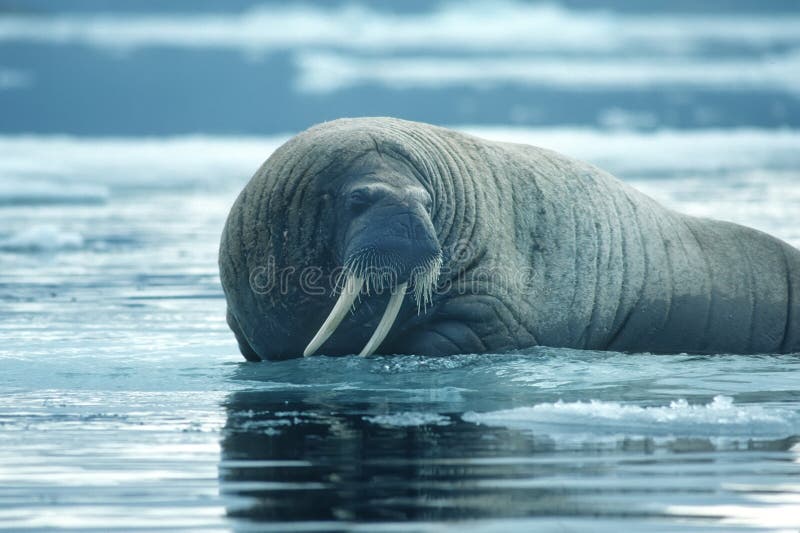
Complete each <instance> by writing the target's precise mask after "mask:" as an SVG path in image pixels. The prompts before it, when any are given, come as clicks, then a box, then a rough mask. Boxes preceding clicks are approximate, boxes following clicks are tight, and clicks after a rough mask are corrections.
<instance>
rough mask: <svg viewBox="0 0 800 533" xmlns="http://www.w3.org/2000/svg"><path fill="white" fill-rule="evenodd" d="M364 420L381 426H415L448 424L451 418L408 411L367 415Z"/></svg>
mask: <svg viewBox="0 0 800 533" xmlns="http://www.w3.org/2000/svg"><path fill="white" fill-rule="evenodd" d="M364 420H366V421H367V422H371V423H373V424H378V425H379V426H389V427H415V426H446V425H448V424H450V419H449V418H447V417H446V416H442V415H439V414H437V413H420V412H412V411H406V412H401V413H394V414H390V415H377V416H365V417H364Z"/></svg>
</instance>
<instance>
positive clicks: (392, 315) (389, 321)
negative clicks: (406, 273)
mask: <svg viewBox="0 0 800 533" xmlns="http://www.w3.org/2000/svg"><path fill="white" fill-rule="evenodd" d="M407 287H408V283H402V284H400V285H398V287H397V288H396V289H395V290H394V291H393V292H392V297H391V298H390V299H389V303H388V305H387V306H386V311H384V312H383V317H381V321H380V323H378V327H377V328H376V329H375V332H374V333H373V334H372V337H370V339H369V342H367V345H366V346H364V349H363V350H361V353H360V354H359V355H364V356H367V355H372V353H373V352H374V351H375V350H377V349H378V346H380V345H381V343H382V342H383V339H385V338H386V335H388V334H389V330H390V329H392V325H393V324H394V320H395V319H396V318H397V313H398V312H399V311H400V305H402V303H403V298H404V297H405V295H406V288H407Z"/></svg>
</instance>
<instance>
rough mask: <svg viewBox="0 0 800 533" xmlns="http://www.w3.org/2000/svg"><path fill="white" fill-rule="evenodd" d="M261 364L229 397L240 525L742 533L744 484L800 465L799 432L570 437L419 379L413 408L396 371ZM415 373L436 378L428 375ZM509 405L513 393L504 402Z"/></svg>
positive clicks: (232, 481)
mask: <svg viewBox="0 0 800 533" xmlns="http://www.w3.org/2000/svg"><path fill="white" fill-rule="evenodd" d="M333 364H335V363H331V365H333ZM301 365H302V363H301V364H300V365H297V366H295V367H293V368H294V369H295V370H298V367H300V368H301V369H302V366H301ZM258 366H260V367H261V368H262V369H263V368H264V365H258ZM321 366H325V365H321ZM252 368H254V367H253V366H251V365H246V366H243V367H242V373H243V374H244V376H243V378H244V379H246V380H249V381H250V384H253V383H252V381H253V380H254V379H264V382H263V384H262V385H263V386H261V387H255V388H251V389H248V390H241V391H238V392H234V393H232V394H231V395H230V396H229V398H228V399H227V401H226V402H225V409H226V412H227V422H226V425H225V428H224V429H223V438H222V446H221V448H222V461H221V464H220V485H221V491H222V493H223V494H224V496H225V500H226V501H227V502H228V516H229V517H230V518H232V519H234V520H235V521H236V523H248V522H271V523H276V522H278V523H281V522H282V523H284V524H283V525H284V526H285V527H286V528H287V529H291V526H294V527H299V526H300V523H303V524H302V525H303V527H311V528H312V529H314V530H316V529H315V528H316V527H319V528H321V529H323V530H329V529H330V528H338V527H343V526H342V524H347V523H350V524H353V523H354V522H359V523H364V522H366V523H367V524H373V526H377V524H379V523H380V524H383V525H387V523H394V524H395V525H397V523H404V522H414V523H416V524H418V525H424V524H427V526H428V527H431V528H433V527H434V525H435V523H441V522H442V521H445V520H447V521H453V520H472V521H475V520H477V521H478V522H471V523H474V524H479V523H482V522H481V519H492V520H494V521H493V522H491V524H494V527H499V524H500V523H499V522H496V520H497V519H500V518H502V519H513V520H512V521H511V522H510V523H507V522H504V523H505V524H506V525H504V526H503V527H504V529H507V528H509V527H510V528H511V530H522V531H524V530H528V529H527V528H529V527H532V526H535V525H538V526H543V525H544V526H552V525H553V524H561V525H567V524H569V525H572V526H576V527H581V525H583V526H582V527H586V526H587V525H588V526H591V527H593V528H594V529H595V530H597V529H598V528H601V529H608V530H611V529H614V528H618V527H639V526H641V527H649V526H654V527H664V528H667V529H668V528H669V524H671V525H672V526H673V527H674V526H675V519H676V518H677V519H679V520H686V521H688V522H687V523H689V524H692V525H694V526H695V527H702V528H704V529H705V528H710V529H716V528H717V527H720V528H721V529H722V530H726V531H730V530H732V529H735V528H736V527H739V526H741V527H746V526H750V527H752V526H753V525H757V524H754V522H753V520H752V519H751V520H750V521H749V523H745V522H743V521H736V520H733V521H730V520H724V519H726V518H727V519H730V518H732V517H734V518H735V516H736V513H735V512H734V511H735V510H737V509H738V510H739V513H740V514H742V513H743V512H744V511H742V509H745V511H746V510H747V508H746V503H747V501H748V498H747V494H748V493H750V492H751V491H750V490H749V489H747V488H744V489H743V488H742V487H745V486H746V484H745V483H744V482H745V481H747V482H750V483H751V486H756V485H759V484H760V485H759V486H762V487H763V486H764V485H765V484H769V483H770V482H771V481H772V480H774V479H779V478H781V477H783V478H784V479H785V476H786V475H791V472H792V470H793V468H794V465H793V464H792V457H794V454H793V453H792V452H791V449H792V446H793V445H796V442H797V439H796V438H788V439H776V440H768V439H762V440H755V439H751V440H749V441H745V442H740V443H736V444H733V445H731V444H730V443H728V444H724V443H722V442H721V441H719V440H717V439H713V438H707V437H680V438H667V439H661V440H658V439H653V438H647V437H640V438H635V437H631V438H625V437H624V436H621V437H619V438H616V437H615V438H614V439H612V440H611V441H609V440H608V439H601V438H599V437H598V436H597V435H592V434H590V432H591V431H592V430H591V429H588V428H587V429H588V430H587V434H585V435H582V436H581V435H573V437H572V438H571V439H562V438H561V437H558V436H548V434H545V433H542V432H539V431H537V430H536V428H527V429H523V430H519V429H508V428H507V427H502V426H499V427H492V426H487V425H483V424H477V423H470V422H467V421H466V420H465V419H467V420H468V419H469V418H470V417H469V416H464V411H465V410H467V409H469V408H471V407H474V406H475V405H478V404H476V401H479V400H476V399H475V398H471V397H470V392H469V391H468V390H466V389H465V392H464V395H463V396H459V395H457V397H456V398H453V397H445V398H442V397H439V396H437V395H436V394H435V393H433V395H432V398H433V399H432V400H430V401H421V400H419V395H420V394H421V392H420V391H421V390H422V389H419V388H418V389H416V390H414V391H409V392H408V394H407V397H408V396H412V395H413V396H416V397H417V399H416V400H415V401H413V407H412V406H411V403H412V401H411V400H407V401H403V399H402V392H400V391H398V389H396V388H392V389H390V388H388V387H392V386H396V385H397V382H396V379H397V375H395V376H389V375H386V376H384V377H385V378H386V379H387V383H386V386H387V389H386V390H384V391H381V390H379V389H369V388H363V389H360V390H357V389H355V388H353V387H347V386H345V387H343V386H341V385H340V384H336V383H333V384H328V385H327V386H326V385H324V384H320V383H319V382H317V383H316V384H312V383H302V382H303V381H304V379H302V378H301V379H299V380H296V381H299V382H300V383H295V384H293V385H289V384H281V383H275V382H272V381H268V380H267V378H258V377H257V374H258V372H256V373H255V374H254V373H253V371H252ZM317 370H322V368H317ZM462 370H463V369H462ZM301 373H302V372H301ZM345 373H346V372H345ZM412 375H414V376H415V377H416V378H418V379H419V380H420V381H421V385H423V386H424V385H426V377H425V375H424V374H423V375H421V374H418V373H412ZM435 375H436V373H429V374H428V379H433V376H435ZM273 377H275V376H274V375H273ZM335 377H340V376H334V378H335ZM408 377H409V376H405V377H404V378H403V379H407V378H408ZM462 377H463V375H462ZM322 380H324V378H323V379H322ZM322 380H320V381H322ZM486 390H491V389H485V390H484V395H485V393H486ZM504 401H505V402H510V401H511V398H505V400H503V399H500V400H497V399H495V403H494V405H497V402H500V403H504ZM479 402H480V401H479ZM410 407H412V408H413V409H414V411H409V408H410ZM563 423H564V424H569V420H565V421H564V422H563ZM550 427H553V425H552V424H551V426H550ZM794 474H795V475H796V474H797V472H796V471H795V472H794ZM754 480H756V482H755V484H753V481H754ZM723 481H724V482H725V483H728V484H731V483H732V484H735V483H736V482H737V481H739V482H742V483H741V484H740V485H739V486H738V488H736V487H734V486H733V485H730V486H724V485H723V484H722V483H723ZM784 488H785V487H784ZM781 490H783V489H781ZM792 492H793V493H794V494H796V493H797V491H796V490H794V489H793V490H790V491H789V493H790V494H791V493H792ZM749 501H750V502H751V503H752V500H749ZM743 505H745V507H743ZM726 509H727V510H726ZM756 512H757V511H752V512H751V513H750V514H749V515H748V516H751V517H752V516H754V513H756ZM755 516H758V515H757V514H755ZM553 520H555V521H556V522H552V521H553ZM287 522H288V523H289V524H287ZM312 522H313V523H314V524H311V523H312ZM486 524H489V522H486ZM420 527H421V528H422V529H423V530H428V529H426V528H425V527H422V526H420ZM415 530H416V529H415ZM437 530H438V529H437Z"/></svg>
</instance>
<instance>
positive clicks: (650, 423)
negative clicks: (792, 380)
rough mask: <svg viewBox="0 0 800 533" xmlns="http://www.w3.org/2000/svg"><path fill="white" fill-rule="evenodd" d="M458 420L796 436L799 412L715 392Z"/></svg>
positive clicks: (559, 429) (610, 430)
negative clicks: (696, 400)
mask: <svg viewBox="0 0 800 533" xmlns="http://www.w3.org/2000/svg"><path fill="white" fill-rule="evenodd" d="M462 418H463V420H464V421H466V422H472V423H475V424H484V425H488V426H501V427H507V428H510V429H522V430H531V431H537V432H542V433H550V434H552V433H558V434H563V433H583V432H586V431H591V432H592V433H600V434H626V435H629V436H642V435H647V436H651V435H652V436H666V435H675V436H688V437H744V438H747V437H760V438H767V437H771V438H782V437H788V436H792V435H796V434H797V432H798V428H800V413H798V412H796V411H793V410H789V409H785V408H779V407H766V406H762V405H746V404H741V405H740V404H734V402H733V399H732V398H730V397H727V396H716V397H714V399H713V400H712V401H711V403H708V404H690V403H689V402H687V401H686V400H684V399H678V400H675V401H672V402H671V403H670V404H669V405H665V406H653V407H649V406H639V405H631V404H623V403H618V402H607V401H600V400H591V401H588V402H562V401H558V402H555V403H541V404H538V405H534V406H531V407H517V408H515V409H506V410H501V411H493V412H488V413H475V412H467V413H464V415H463V417H462Z"/></svg>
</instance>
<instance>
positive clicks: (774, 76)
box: [297, 52, 800, 93]
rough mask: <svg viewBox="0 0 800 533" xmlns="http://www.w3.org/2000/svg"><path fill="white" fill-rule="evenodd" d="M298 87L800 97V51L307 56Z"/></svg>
mask: <svg viewBox="0 0 800 533" xmlns="http://www.w3.org/2000/svg"><path fill="white" fill-rule="evenodd" d="M297 65H298V68H299V72H300V77H299V79H298V80H297V86H298V89H300V90H304V91H308V92H318V93H324V92H331V91H337V90H341V89H346V88H349V87H353V86H358V85H366V84H370V85H374V84H377V85H383V86H385V87H389V88H395V89H397V88H399V89H412V88H420V87H422V88H441V87H450V86H477V87H486V86H490V85H501V84H513V85H523V86H537V87H555V88H559V87H560V88H570V89H573V90H583V91H590V90H610V89H614V90H641V89H652V88H661V87H665V86H667V87H669V86H672V87H674V86H685V87H692V88H707V89H715V90H721V91H753V90H775V89H778V90H784V91H789V92H795V93H796V92H800V54H797V53H793V54H787V55H781V56H776V57H767V58H762V57H755V58H750V59H731V60H720V59H701V58H684V57H678V58H675V57H652V56H648V57H622V58H620V57H614V58H598V57H579V58H569V57H566V58H565V57H529V56H523V57H514V56H511V57H509V56H508V55H507V54H504V55H502V56H496V57H468V58H459V57H446V56H441V57H429V56H417V57H403V58H396V57H366V58H365V57H359V56H356V55H344V54H335V53H320V52H314V53H305V54H300V55H299V56H298V58H297Z"/></svg>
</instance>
